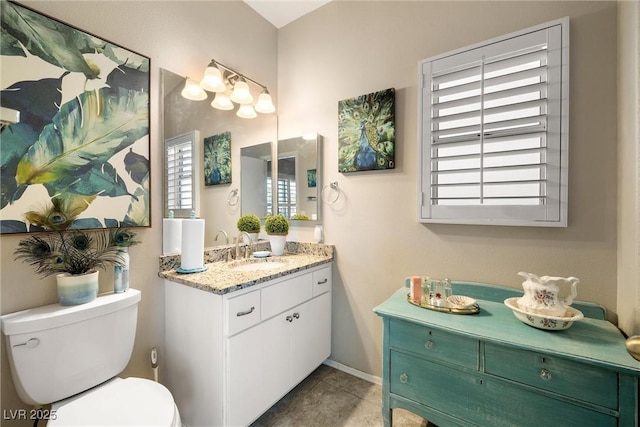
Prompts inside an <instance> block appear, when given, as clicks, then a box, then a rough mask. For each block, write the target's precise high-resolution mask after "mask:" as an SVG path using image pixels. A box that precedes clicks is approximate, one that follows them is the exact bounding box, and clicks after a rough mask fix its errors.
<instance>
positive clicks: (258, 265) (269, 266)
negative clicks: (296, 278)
mask: <svg viewBox="0 0 640 427" xmlns="http://www.w3.org/2000/svg"><path fill="white" fill-rule="evenodd" d="M282 266H284V262H253V263H249V264H242V265H239V266H237V267H233V268H231V270H233V271H261V270H273V269H276V268H280V267H282Z"/></svg>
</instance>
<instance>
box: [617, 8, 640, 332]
mask: <svg viewBox="0 0 640 427" xmlns="http://www.w3.org/2000/svg"><path fill="white" fill-rule="evenodd" d="M618 25H619V28H618V192H619V196H618V312H619V313H620V321H619V325H620V327H621V328H622V329H623V330H624V331H626V332H627V333H628V334H629V335H631V334H636V335H637V334H640V312H639V309H640V206H639V204H638V201H639V200H640V147H639V144H640V3H639V2H637V1H621V2H619V6H618Z"/></svg>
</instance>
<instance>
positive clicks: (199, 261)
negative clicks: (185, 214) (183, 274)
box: [180, 219, 204, 270]
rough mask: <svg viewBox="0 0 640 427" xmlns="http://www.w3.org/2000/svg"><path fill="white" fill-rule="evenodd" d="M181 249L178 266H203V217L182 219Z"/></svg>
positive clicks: (183, 267) (193, 268) (193, 267)
mask: <svg viewBox="0 0 640 427" xmlns="http://www.w3.org/2000/svg"><path fill="white" fill-rule="evenodd" d="M181 247H182V251H181V261H180V267H182V269H183V270H197V269H200V268H203V267H204V219H185V220H183V221H182V246H181Z"/></svg>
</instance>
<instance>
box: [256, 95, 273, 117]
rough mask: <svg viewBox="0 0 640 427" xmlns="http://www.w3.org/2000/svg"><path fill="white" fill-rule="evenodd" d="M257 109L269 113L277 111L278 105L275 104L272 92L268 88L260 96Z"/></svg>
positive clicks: (259, 111)
mask: <svg viewBox="0 0 640 427" xmlns="http://www.w3.org/2000/svg"><path fill="white" fill-rule="evenodd" d="M256 111H257V112H258V113H263V114H269V113H273V112H274V111H276V107H274V106H273V101H272V100H271V94H270V93H269V91H268V90H267V89H265V90H263V91H262V93H261V94H260V96H258V102H256Z"/></svg>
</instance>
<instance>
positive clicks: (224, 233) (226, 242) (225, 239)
mask: <svg viewBox="0 0 640 427" xmlns="http://www.w3.org/2000/svg"><path fill="white" fill-rule="evenodd" d="M220 233H222V234H223V235H224V244H225V245H228V244H229V235H228V234H227V232H226V231H224V230H220V231H218V234H216V238H215V241H216V242H217V241H218V236H219V235H220Z"/></svg>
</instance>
